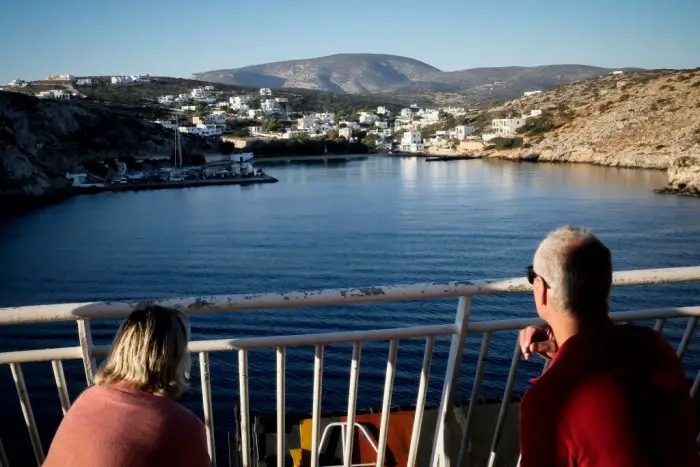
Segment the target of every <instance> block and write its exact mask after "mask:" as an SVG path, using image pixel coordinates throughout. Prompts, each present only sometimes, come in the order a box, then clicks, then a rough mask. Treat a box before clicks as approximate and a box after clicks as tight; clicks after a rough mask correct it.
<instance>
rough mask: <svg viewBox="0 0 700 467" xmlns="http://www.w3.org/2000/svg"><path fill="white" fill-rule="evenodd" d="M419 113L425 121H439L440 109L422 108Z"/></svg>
mask: <svg viewBox="0 0 700 467" xmlns="http://www.w3.org/2000/svg"><path fill="white" fill-rule="evenodd" d="M419 115H421V117H422V118H423V120H425V121H426V122H439V121H440V111H439V110H424V111H422V112H419Z"/></svg>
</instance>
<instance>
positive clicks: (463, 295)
mask: <svg viewBox="0 0 700 467" xmlns="http://www.w3.org/2000/svg"><path fill="white" fill-rule="evenodd" d="M693 281H696V282H700V267H689V268H672V269H649V270H639V271H625V272H617V273H615V275H614V283H615V285H639V284H659V283H678V282H693ZM530 288H531V287H530V285H529V284H528V283H527V281H525V280H524V279H506V280H495V281H479V282H471V281H461V282H460V281H458V282H448V283H441V284H438V283H432V284H417V285H412V286H393V287H370V288H355V289H338V290H321V291H315V292H293V293H282V294H253V295H227V296H214V297H194V298H177V299H167V300H161V301H157V302H154V303H158V304H160V305H163V306H171V307H176V308H180V309H182V310H183V311H185V312H186V313H187V314H192V315H194V314H200V313H214V312H226V311H244V310H262V309H269V308H283V309H284V308H292V307H306V306H325V305H350V304H356V303H358V304H359V303H369V302H392V301H401V300H425V299H439V298H450V297H459V302H458V306H457V312H456V314H455V319H454V322H452V323H447V324H445V323H442V324H433V325H425V326H413V327H403V328H393V329H372V330H364V331H346V332H329V333H317V334H301V335H277V336H264V337H243V338H232V339H213V340H199V341H192V342H190V344H189V350H190V352H192V353H197V354H198V356H199V367H200V377H201V390H202V402H203V415H204V422H205V426H206V430H207V443H208V449H209V452H210V455H211V457H212V463H213V464H214V465H216V456H215V452H216V451H215V443H214V426H215V425H214V420H213V410H212V400H211V367H210V363H209V355H210V353H212V352H226V351H231V352H237V353H238V372H239V375H238V382H239V398H240V406H239V408H240V417H239V418H240V420H239V422H240V440H241V465H242V466H243V467H248V466H252V465H254V464H253V462H254V459H252V457H251V456H252V443H251V426H250V420H249V418H250V416H249V413H250V411H249V392H248V351H250V350H255V349H275V350H276V355H277V360H276V387H277V396H276V412H277V445H276V452H277V464H278V466H283V465H285V459H286V455H287V450H286V446H285V437H284V433H285V425H286V424H285V412H286V403H285V399H286V387H285V383H286V376H285V375H286V349H288V348H293V347H314V349H315V352H314V380H313V389H312V394H313V401H312V404H313V407H312V439H311V456H310V459H311V465H312V466H313V467H318V465H319V448H320V444H319V443H320V441H321V440H320V437H321V432H320V419H321V414H322V399H321V395H322V387H323V369H324V358H323V357H324V350H325V348H326V346H328V345H332V344H339V343H351V344H352V346H353V351H352V358H351V361H350V368H349V391H348V405H347V419H346V422H343V423H344V424H345V425H346V427H354V426H355V423H356V418H355V416H356V407H357V397H358V391H359V387H358V380H359V374H360V367H361V355H362V347H363V344H364V343H365V342H370V341H387V342H389V343H390V346H389V354H388V356H387V364H386V365H387V367H386V373H385V383H384V394H383V398H382V411H381V422H380V427H379V437H378V438H377V443H376V444H377V449H376V451H377V459H376V465H377V466H378V467H380V466H383V465H384V461H385V458H386V450H387V438H388V436H387V435H388V430H389V412H390V409H391V400H392V393H393V388H394V374H395V365H396V356H397V350H398V347H399V345H400V342H401V341H402V340H406V339H417V338H420V339H424V340H425V347H424V355H423V363H422V367H421V373H420V377H419V381H418V382H417V383H418V388H417V398H416V409H415V416H414V424H413V428H412V434H411V441H410V447H409V452H408V456H407V457H408V459H409V460H408V465H410V466H414V465H416V464H417V462H418V442H419V438H420V435H421V427H422V423H423V413H424V406H425V402H426V395H427V387H428V378H429V375H430V371H431V367H432V364H433V350H434V347H435V339H436V338H440V337H450V338H451V344H450V351H449V355H448V357H447V359H446V369H445V375H444V384H443V388H442V393H441V398H440V403H439V406H438V412H437V422H436V424H435V430H434V436H435V438H434V440H433V443H432V453H431V454H430V463H431V465H432V466H435V465H445V462H444V460H445V456H446V453H445V450H446V446H445V431H444V430H445V425H446V420H447V413H448V411H449V410H450V408H451V407H452V406H453V400H454V395H455V391H456V385H457V381H458V378H459V372H460V367H461V359H462V355H463V354H464V345H465V340H466V337H467V333H468V332H476V333H481V334H482V340H481V346H480V350H479V355H478V360H477V366H476V371H475V373H474V379H473V385H472V388H471V393H470V394H469V396H470V397H469V399H470V401H469V406H468V409H467V412H466V419H465V423H464V428H463V433H462V435H463V436H462V443H461V445H460V447H459V449H458V450H459V454H458V456H457V459H456V463H455V462H454V459H453V460H452V462H451V463H452V465H460V466H461V465H463V462H464V460H465V459H466V456H467V446H468V444H469V442H468V441H469V439H470V438H469V435H470V433H471V431H472V430H471V424H472V421H473V418H474V411H475V404H476V402H475V401H476V400H478V396H479V394H480V390H481V384H482V381H483V377H484V370H485V367H486V362H487V357H488V353H489V351H490V343H491V340H492V337H493V334H494V333H498V332H509V331H514V330H518V329H522V328H524V327H526V326H529V325H533V324H539V323H541V322H542V321H541V320H539V319H507V320H495V321H480V322H474V321H470V311H471V297H472V296H474V295H490V294H502V293H518V292H525V291H527V290H530ZM138 303H140V302H136V301H134V302H119V303H117V302H104V303H99V302H91V303H73V304H61V305H38V306H28V307H14V308H2V309H0V325H14V324H31V323H39V322H55V321H70V320H76V321H77V325H78V337H79V341H80V346H77V347H62V348H48V349H34V350H19V351H12V352H1V353H0V364H8V365H9V366H10V369H11V372H12V376H13V380H14V383H15V388H16V391H17V394H18V397H19V400H20V404H21V408H22V413H23V417H24V419H25V422H26V425H27V428H28V430H29V436H30V440H31V442H32V447H33V449H34V454H35V457H36V460H37V463H38V464H41V463H42V461H43V458H44V451H43V447H42V446H41V442H40V439H39V435H38V430H37V427H36V422H35V420H34V415H33V412H32V407H31V403H30V400H29V395H28V393H27V389H26V384H25V381H24V377H23V374H22V368H21V364H24V363H30V362H51V366H52V370H53V374H54V379H55V382H56V388H57V390H58V395H59V400H60V403H61V409H62V411H63V413H64V414H65V413H66V412H67V411H68V409H69V408H70V398H69V396H68V392H67V389H66V382H65V375H64V371H63V365H62V361H63V360H70V359H82V361H83V367H84V370H85V378H86V382H87V384H88V385H90V384H92V382H93V380H94V375H95V357H102V356H105V355H107V354H108V352H109V350H110V347H109V346H102V345H100V346H95V345H93V343H92V333H91V321H92V320H93V319H104V318H118V317H125V316H127V315H128V313H130V312H131V311H132V310H133V308H134V307H135V306H136V305H137V304H138ZM611 317H612V319H613V320H614V321H616V322H634V321H640V320H643V321H649V320H654V322H655V329H656V330H657V331H659V332H663V329H664V326H665V324H666V322H667V320H674V319H687V325H686V327H685V331H684V332H683V335H682V337H681V339H680V343H679V344H678V347H677V353H678V356H679V357H680V358H683V356H684V355H685V353H686V351H687V349H688V347H689V344H690V342H691V340H692V337H693V333H694V330H695V327H696V325H697V321H698V317H700V306H689V307H676V308H664V309H653V310H639V311H627V312H616V313H612V314H611ZM520 357H521V355H520V347H519V345H518V343H517V342H516V343H515V345H514V347H513V354H512V358H511V364H510V367H509V371H508V377H507V380H506V382H505V386H504V392H503V398H502V404H501V407H500V410H499V413H498V419H497V422H496V428H495V430H494V433H493V438H492V442H491V446H490V457H489V460H488V465H489V466H493V465H495V463H496V455H497V453H498V448H499V445H500V441H501V437H502V436H503V430H504V426H505V419H506V415H507V411H508V402H509V401H510V400H511V396H512V394H513V391H514V387H515V380H516V377H517V373H518V368H519V361H520ZM698 387H700V372H698V374H697V376H696V378H695V381H694V383H693V385H692V389H691V394H693V395H695V393H696V392H697V389H698ZM354 431H355V430H354V429H349V428H346V429H345V430H343V436H342V438H343V439H342V446H343V465H344V466H351V465H353V464H352V457H353V456H352V452H353V436H354Z"/></svg>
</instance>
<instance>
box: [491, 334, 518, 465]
mask: <svg viewBox="0 0 700 467" xmlns="http://www.w3.org/2000/svg"><path fill="white" fill-rule="evenodd" d="M520 355H521V354H520V343H519V342H518V340H517V338H516V340H515V348H514V349H513V358H512V359H511V362H510V369H509V370H508V381H507V382H506V390H505V391H504V392H503V400H502V401H501V410H500V411H499V412H498V420H497V421H496V429H495V430H494V433H493V440H492V441H491V452H490V454H489V461H488V467H494V466H495V465H496V455H497V452H498V445H499V444H500V442H501V435H502V433H503V427H504V426H505V423H506V415H507V414H508V405H510V398H511V396H512V394H513V388H514V387H515V378H516V376H517V374H518V365H519V364H520Z"/></svg>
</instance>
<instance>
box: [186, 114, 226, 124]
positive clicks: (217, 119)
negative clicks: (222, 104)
mask: <svg viewBox="0 0 700 467" xmlns="http://www.w3.org/2000/svg"><path fill="white" fill-rule="evenodd" d="M226 120H227V116H226V115H225V114H214V113H212V114H209V115H207V116H205V117H203V118H202V117H192V123H194V124H195V125H225V124H226Z"/></svg>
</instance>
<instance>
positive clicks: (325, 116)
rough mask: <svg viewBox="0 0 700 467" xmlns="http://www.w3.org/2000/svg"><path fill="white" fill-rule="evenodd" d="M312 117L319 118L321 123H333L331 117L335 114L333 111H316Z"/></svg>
mask: <svg viewBox="0 0 700 467" xmlns="http://www.w3.org/2000/svg"><path fill="white" fill-rule="evenodd" d="M314 118H315V119H316V120H320V121H321V123H333V119H334V118H335V114H334V113H333V112H317V113H316V114H315V115H314Z"/></svg>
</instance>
